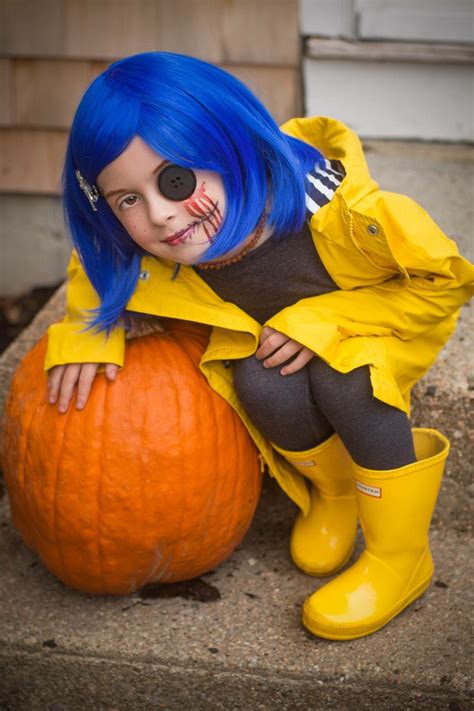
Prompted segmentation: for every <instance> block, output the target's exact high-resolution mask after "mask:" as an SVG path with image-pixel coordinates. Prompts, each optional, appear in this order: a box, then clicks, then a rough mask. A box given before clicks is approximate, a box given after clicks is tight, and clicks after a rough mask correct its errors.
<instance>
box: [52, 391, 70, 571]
mask: <svg viewBox="0 0 474 711" xmlns="http://www.w3.org/2000/svg"><path fill="white" fill-rule="evenodd" d="M51 407H56V405H51ZM72 407H73V405H72V399H71V404H70V405H69V408H68V409H67V412H65V413H63V414H62V415H61V419H62V424H63V427H62V433H63V436H62V437H61V446H60V447H59V452H58V456H57V458H56V471H55V475H54V499H53V506H52V511H53V517H54V518H53V523H52V529H53V530H54V534H55V539H56V551H57V556H58V560H59V564H60V566H61V570H62V571H63V573H67V566H66V561H65V557H64V553H63V550H62V548H61V536H60V535H58V534H59V527H58V520H59V497H58V488H59V485H58V482H59V479H60V469H61V462H62V458H63V452H64V447H65V445H66V437H65V435H64V430H65V429H66V425H67V424H68V421H69V420H70V419H71V413H72Z"/></svg>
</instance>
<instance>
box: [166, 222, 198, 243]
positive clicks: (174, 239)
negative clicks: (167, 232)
mask: <svg viewBox="0 0 474 711" xmlns="http://www.w3.org/2000/svg"><path fill="white" fill-rule="evenodd" d="M193 230H194V225H189V227H186V228H185V229H184V230H180V231H179V232H176V233H175V234H174V235H171V237H167V238H166V239H164V240H162V242H166V244H170V245H172V246H173V245H177V244H183V242H185V241H186V239H187V238H188V237H189V236H190V234H191V233H192V231H193Z"/></svg>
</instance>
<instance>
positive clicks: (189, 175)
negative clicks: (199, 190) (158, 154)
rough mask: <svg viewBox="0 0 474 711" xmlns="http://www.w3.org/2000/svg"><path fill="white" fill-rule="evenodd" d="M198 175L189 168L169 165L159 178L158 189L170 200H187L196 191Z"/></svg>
mask: <svg viewBox="0 0 474 711" xmlns="http://www.w3.org/2000/svg"><path fill="white" fill-rule="evenodd" d="M196 184H197V180H196V175H195V173H194V171H192V170H190V169H189V168H181V167H180V166H179V165H167V166H166V168H163V170H162V171H161V173H160V174H159V176H158V188H159V190H160V193H161V194H162V195H163V197H165V198H168V200H176V201H181V200H186V199H187V198H189V197H191V195H192V194H193V192H194V191H195V190H196Z"/></svg>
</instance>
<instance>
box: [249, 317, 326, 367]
mask: <svg viewBox="0 0 474 711" xmlns="http://www.w3.org/2000/svg"><path fill="white" fill-rule="evenodd" d="M296 354H298V355H296ZM295 355H296V358H293V360H292V361H291V363H288V364H287V365H285V366H284V367H283V368H282V369H281V371H280V373H281V374H282V375H291V373H296V371H298V370H301V368H304V366H305V365H306V364H307V363H309V361H310V360H311V358H314V355H315V354H314V353H313V351H311V350H310V349H309V348H306V347H305V346H303V345H301V343H298V342H297V341H293V340H292V339H291V338H288V336H285V334H284V333H280V332H279V331H275V329H274V328H270V327H269V326H265V327H264V328H263V329H262V332H261V334H260V346H259V348H258V350H257V351H256V353H255V356H256V358H258V360H263V366H264V368H274V367H275V366H277V365H282V363H286V361H288V360H289V359H290V358H292V357H293V356H295Z"/></svg>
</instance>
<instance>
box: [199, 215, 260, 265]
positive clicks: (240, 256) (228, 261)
mask: <svg viewBox="0 0 474 711" xmlns="http://www.w3.org/2000/svg"><path fill="white" fill-rule="evenodd" d="M266 218H267V215H266V213H265V212H263V214H262V216H261V218H260V220H259V221H258V225H257V227H256V229H255V235H254V236H253V237H252V239H251V240H250V242H249V243H248V244H247V245H246V246H245V247H244V249H243V250H242V251H241V252H240V253H239V254H236V255H235V257H231V258H230V259H226V260H225V261H224V262H209V263H208V264H196V265H195V267H196V268H197V269H222V268H223V267H228V266H229V264H235V263H236V262H240V260H241V259H243V258H244V257H245V255H246V254H248V253H249V252H250V250H252V249H253V248H254V247H255V246H256V244H257V243H258V241H259V239H260V237H261V236H262V232H263V228H264V227H265V220H266Z"/></svg>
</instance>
